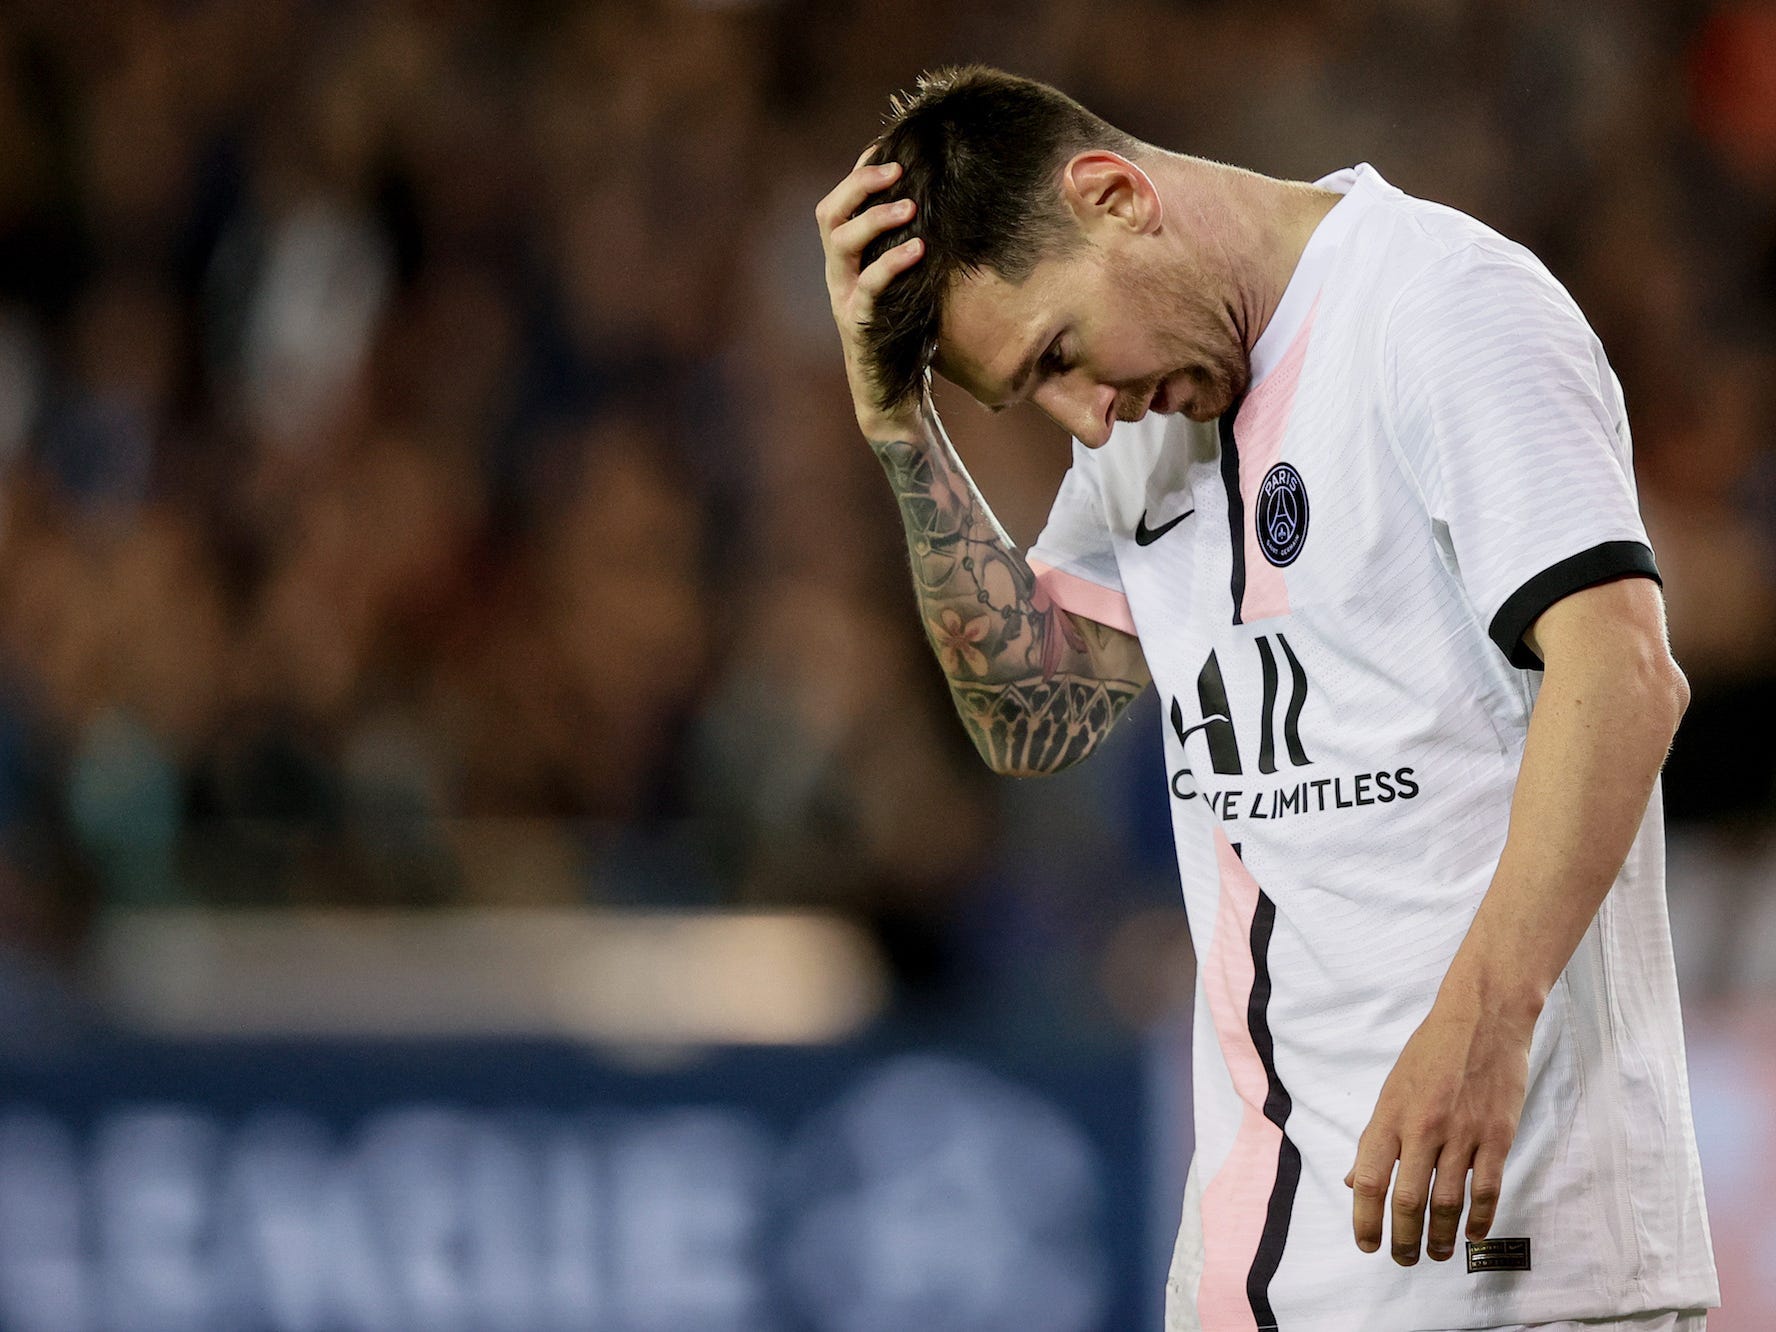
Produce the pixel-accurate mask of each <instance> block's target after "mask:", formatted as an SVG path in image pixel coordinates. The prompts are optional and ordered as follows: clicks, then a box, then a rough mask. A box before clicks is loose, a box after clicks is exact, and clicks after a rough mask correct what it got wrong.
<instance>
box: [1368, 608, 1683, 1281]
mask: <svg viewBox="0 0 1776 1332" xmlns="http://www.w3.org/2000/svg"><path fill="white" fill-rule="evenodd" d="M1524 642H1525V643H1526V644H1527V645H1528V646H1529V647H1530V649H1531V650H1533V651H1534V652H1535V653H1536V655H1537V656H1538V657H1540V658H1541V659H1542V661H1543V662H1544V663H1545V671H1546V674H1545V676H1544V679H1543V683H1542V689H1541V693H1540V694H1539V696H1538V697H1537V699H1536V704H1535V709H1534V712H1533V713H1532V714H1531V717H1530V723H1529V732H1528V736H1527V738H1526V740H1525V743H1524V750H1523V763H1522V767H1521V769H1520V771H1519V774H1518V778H1517V787H1516V790H1515V792H1514V794H1513V796H1512V799H1511V821H1510V831H1509V833H1508V835H1507V837H1506V840H1505V848H1504V852H1503V854H1502V855H1501V856H1500V857H1499V864H1498V869H1497V871H1496V872H1495V873H1494V874H1493V878H1492V883H1491V886H1490V887H1489V888H1488V889H1487V891H1486V895H1485V896H1484V897H1483V898H1482V899H1481V902H1480V906H1479V909H1478V910H1477V911H1476V912H1475V915H1474V920H1473V923H1472V925H1471V926H1470V927H1469V929H1468V933H1467V936H1466V937H1465V938H1464V939H1463V941H1462V944H1461V947H1460V948H1458V949H1457V950H1456V954H1455V958H1454V960H1453V961H1452V962H1451V963H1450V966H1449V970H1448V973H1447V974H1446V975H1445V977H1444V980H1443V984H1442V987H1441V989H1440V990H1439V991H1438V994H1437V999H1436V1002H1435V1003H1434V1004H1433V1005H1432V1008H1431V1012H1430V1015H1429V1016H1428V1017H1426V1019H1425V1021H1424V1022H1423V1024H1421V1025H1420V1027H1419V1028H1418V1030H1417V1031H1416V1032H1415V1033H1414V1034H1413V1036H1412V1039H1411V1040H1410V1041H1408V1042H1407V1044H1406V1048H1405V1050H1404V1051H1403V1052H1402V1053H1401V1055H1400V1059H1399V1061H1398V1062H1397V1063H1396V1064H1395V1066H1394V1071H1393V1072H1392V1073H1391V1074H1390V1075H1389V1077H1388V1080H1387V1082H1386V1084H1385V1085H1384V1086H1383V1088H1382V1092H1381V1097H1380V1100H1379V1101H1378V1103H1377V1105H1376V1109H1375V1114H1374V1116H1373V1117H1372V1118H1371V1120H1370V1122H1369V1127H1368V1128H1367V1129H1365V1130H1364V1132H1363V1136H1362V1139H1361V1141H1360V1143H1359V1145H1358V1151H1357V1160H1356V1164H1355V1166H1354V1167H1353V1168H1352V1170H1351V1174H1350V1175H1349V1176H1347V1178H1346V1181H1345V1182H1346V1183H1347V1184H1348V1185H1350V1186H1351V1188H1352V1191H1353V1194H1354V1197H1353V1226H1354V1229H1355V1232H1356V1239H1357V1246H1358V1247H1359V1248H1361V1249H1362V1250H1363V1251H1364V1252H1366V1253H1369V1252H1374V1251H1375V1250H1376V1249H1377V1248H1379V1247H1380V1244H1381V1223H1382V1212H1383V1204H1384V1202H1385V1201H1386V1197H1387V1191H1388V1183H1389V1178H1390V1176H1391V1175H1393V1167H1394V1162H1395V1161H1396V1160H1398V1162H1399V1175H1398V1178H1397V1179H1396V1180H1395V1182H1394V1194H1393V1205H1392V1208H1391V1212H1392V1223H1393V1225H1392V1234H1393V1245H1392V1249H1393V1257H1394V1261H1396V1262H1398V1263H1401V1264H1403V1265H1410V1264H1412V1263H1414V1262H1416V1261H1417V1260H1418V1254H1419V1241H1420V1238H1421V1235H1422V1234H1423V1228H1424V1215H1425V1205H1426V1202H1427V1200H1428V1201H1429V1203H1430V1216H1431V1221H1430V1236H1429V1244H1428V1246H1427V1247H1428V1251H1429V1252H1430V1255H1431V1257H1432V1258H1434V1259H1439V1260H1441V1259H1445V1258H1448V1257H1450V1256H1451V1254H1453V1253H1454V1249H1455V1232H1456V1228H1457V1226H1458V1225H1459V1223H1460V1220H1461V1214H1462V1202H1463V1192H1464V1184H1465V1183H1466V1176H1467V1173H1468V1171H1469V1169H1470V1168H1471V1169H1472V1171H1473V1187H1472V1194H1471V1198H1470V1205H1469V1209H1468V1225H1467V1236H1468V1238H1469V1239H1471V1240H1478V1239H1482V1238H1484V1237H1485V1235H1486V1233H1487V1230H1488V1229H1489V1228H1490V1226H1491V1225H1492V1218H1493V1214H1494V1211H1495V1210H1496V1208H1497V1205H1498V1193H1499V1186H1500V1181H1501V1179H1502V1176H1503V1169H1504V1159H1505V1154H1506V1152H1507V1151H1508V1149H1509V1148H1510V1145H1511V1141H1512V1140H1513V1138H1515V1136H1516V1132H1517V1121H1518V1118H1519V1116H1520V1115H1521V1114H1522V1111H1523V1100H1524V1096H1525V1094H1526V1091H1527V1079H1528V1063H1529V1043H1530V1037H1531V1035H1532V1033H1533V1032H1534V1029H1535V1022H1536V1018H1537V1017H1538V1016H1539V1015H1540V1013H1541V1010H1542V1006H1543V1004H1544V1003H1545V1002H1546V1001H1547V997H1548V993H1549V991H1550V990H1551V989H1552V988H1553V986H1554V982H1555V981H1556V980H1557V979H1558V978H1559V976H1560V973H1561V972H1562V971H1563V970H1564V969H1565V967H1566V964H1567V963H1568V962H1569V961H1570V960H1571V958H1572V955H1573V952H1574V951H1575V950H1576V949H1577V948H1578V946H1579V940H1580V939H1582V938H1583V937H1584V934H1585V931H1586V929H1587V928H1589V926H1590V924H1591V920H1592V918H1593V917H1594V916H1595V915H1596V914H1597V909H1598V907H1599V906H1600V905H1601V904H1602V902H1603V899H1604V896H1605V894H1607V893H1608V892H1609V889H1610V885H1611V884H1612V883H1614V882H1615V878H1616V875H1617V874H1619V873H1620V872H1621V869H1622V864H1623V862H1624V861H1625V860H1626V859H1627V856H1628V851H1629V848H1630V847H1631V846H1632V845H1633V843H1634V838H1635V835H1636V833H1637V832H1638V831H1639V829H1640V824H1641V820H1642V819H1643V818H1644V816H1645V814H1646V806H1647V801H1648V799H1649V798H1650V797H1651V795H1652V790H1653V783H1654V781H1655V780H1656V779H1657V777H1658V774H1659V769H1660V767H1661V766H1662V765H1663V763H1664V761H1665V755H1666V753H1667V751H1668V750H1669V749H1670V747H1671V739H1672V736H1673V735H1674V734H1675V733H1676V731H1677V723H1678V720H1679V718H1681V717H1682V716H1683V712H1684V708H1685V706H1686V705H1687V704H1688V702H1689V685H1688V683H1687V682H1686V681H1685V680H1684V677H1683V673H1682V672H1681V671H1680V670H1679V669H1678V667H1677V663H1676V662H1674V661H1673V660H1672V659H1671V653H1670V650H1669V648H1668V646H1667V643H1666V635H1665V608H1664V602H1663V600H1662V598H1661V595H1660V592H1659V589H1658V587H1657V586H1656V585H1655V584H1654V583H1653V582H1651V581H1650V580H1648V579H1645V578H1624V579H1619V580H1617V581H1616V582H1611V583H1603V584H1599V585H1597V586H1595V587H1590V588H1586V589H1584V590H1583V591H1580V592H1576V593H1574V594H1572V595H1571V596H1568V597H1566V598H1564V599H1562V600H1560V601H1558V602H1556V603H1555V604H1554V605H1553V606H1551V607H1549V608H1548V609H1547V610H1546V611H1545V612H1543V614H1542V615H1541V617H1540V618H1539V619H1537V620H1536V622H1535V623H1534V624H1533V625H1532V626H1531V628H1530V630H1529V632H1528V633H1527V634H1525V635H1524ZM1433 1171H1435V1177H1436V1187H1435V1190H1434V1191H1433V1190H1432V1186H1431V1180H1432V1173H1433Z"/></svg>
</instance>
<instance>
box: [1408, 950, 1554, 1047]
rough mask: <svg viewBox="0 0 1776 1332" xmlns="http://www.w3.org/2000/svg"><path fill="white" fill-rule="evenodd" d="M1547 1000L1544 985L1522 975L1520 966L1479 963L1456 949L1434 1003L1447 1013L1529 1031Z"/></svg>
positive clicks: (1533, 1026) (1533, 1027)
mask: <svg viewBox="0 0 1776 1332" xmlns="http://www.w3.org/2000/svg"><path fill="white" fill-rule="evenodd" d="M1547 1001H1548V992H1547V989H1546V988H1545V987H1543V986H1540V985H1537V984H1536V983H1534V982H1533V981H1532V980H1530V979H1529V978H1528V977H1526V976H1524V975H1523V974H1522V971H1521V969H1520V968H1518V967H1513V966H1510V965H1499V966H1491V967H1488V966H1482V965H1478V964H1476V963H1473V962H1471V961H1470V960H1469V959H1467V958H1464V957H1463V956H1462V955H1461V954H1459V953H1458V954H1457V955H1456V958H1455V961H1454V962H1453V963H1451V964H1450V967H1449V972H1448V974H1447V975H1445V976H1444V978H1443V984H1442V985H1441V986H1440V987H1439V988H1438V990H1437V999H1436V1004H1435V1006H1436V1007H1437V1008H1438V1009H1441V1010H1443V1011H1444V1012H1446V1013H1450V1014H1461V1015H1463V1016H1466V1017H1469V1018H1472V1019H1476V1020H1479V1019H1484V1020H1486V1021H1488V1022H1499V1021H1503V1022H1505V1023H1506V1024H1508V1025H1510V1026H1513V1027H1518V1028H1521V1029H1522V1030H1523V1031H1524V1032H1530V1031H1533V1030H1534V1029H1535V1024H1536V1020H1537V1019H1538V1018H1540V1017H1541V1015H1542V1008H1543V1007H1544V1006H1545V1005H1546V1003H1547Z"/></svg>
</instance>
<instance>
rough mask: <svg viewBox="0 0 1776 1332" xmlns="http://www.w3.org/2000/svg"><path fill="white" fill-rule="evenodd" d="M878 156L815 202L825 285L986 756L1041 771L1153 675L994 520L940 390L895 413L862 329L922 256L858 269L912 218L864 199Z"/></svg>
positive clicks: (1090, 744)
mask: <svg viewBox="0 0 1776 1332" xmlns="http://www.w3.org/2000/svg"><path fill="white" fill-rule="evenodd" d="M868 156H869V154H868V153H866V154H865V155H864V159H862V160H860V161H859V163H858V165H857V167H856V168H855V169H854V170H853V171H852V172H851V174H850V175H849V176H847V177H846V178H845V179H844V180H843V181H841V182H840V183H839V185H838V186H837V187H836V188H835V189H834V190H833V192H832V193H831V194H829V195H828V196H827V197H826V198H825V199H824V200H822V201H821V204H820V207H819V208H818V209H817V210H816V217H817V219H818V220H819V223H820V231H821V239H822V241H823V243H824V245H825V248H826V270H827V286H828V289H829V292H830V294H831V296H832V303H833V317H834V319H835V321H836V322H837V324H838V327H839V336H840V341H841V342H842V344H843V346H844V351H845V369H846V374H847V376H848V378H849V380H850V384H851V395H852V400H853V402H854V404H855V406H856V409H857V421H858V426H859V427H860V428H861V429H862V431H863V433H864V438H866V439H867V440H869V442H870V447H871V448H872V449H873V450H874V451H875V454H876V457H877V458H878V459H879V460H880V461H881V463H882V467H883V469H884V471H886V473H887V475H888V480H889V484H890V485H891V486H892V487H893V489H894V493H895V498H896V499H897V500H898V501H899V503H900V513H901V521H902V524H903V526H904V527H905V530H906V538H907V549H908V552H909V554H910V555H911V557H912V573H913V588H914V592H915V594H916V595H917V597H918V603H919V617H920V620H921V621H922V623H923V624H924V626H925V633H926V637H927V638H928V639H929V640H930V642H931V647H932V650H933V651H934V652H935V653H936V654H937V659H938V663H939V665H940V666H942V668H943V671H944V674H945V676H946V677H947V678H948V680H949V684H950V692H951V693H952V695H953V696H954V697H955V701H956V710H957V712H958V713H959V714H960V716H961V718H962V723H963V725H964V726H965V727H966V728H967V730H968V733H969V736H970V738H972V739H973V741H974V743H975V747H976V748H977V749H979V750H980V753H981V757H982V758H984V759H985V760H986V761H987V763H988V765H989V766H990V767H992V769H993V770H994V771H995V772H1000V773H1006V774H1010V775H1015V776H1036V775H1039V774H1043V773H1051V772H1058V771H1060V770H1061V769H1062V768H1066V767H1069V766H1071V765H1072V764H1074V763H1077V762H1078V761H1079V760H1080V759H1082V758H1084V757H1085V756H1086V755H1087V754H1089V753H1090V752H1091V751H1092V750H1093V749H1094V748H1096V746H1097V744H1098V742H1099V741H1100V740H1102V739H1103V738H1104V736H1105V735H1106V734H1108V733H1109V730H1110V728H1111V726H1113V725H1114V724H1115V722H1116V719H1117V718H1118V717H1120V716H1121V715H1122V713H1123V711H1124V710H1125V709H1126V708H1127V707H1128V705H1129V703H1130V702H1132V701H1133V700H1134V699H1135V697H1136V696H1137V695H1139V694H1140V692H1141V690H1142V689H1144V688H1145V687H1146V685H1147V682H1148V679H1149V678H1150V677H1149V675H1148V671H1147V663H1146V659H1145V658H1144V657H1143V656H1142V655H1141V647H1140V643H1139V641H1138V640H1137V639H1136V638H1135V637H1134V636H1133V635H1132V634H1126V633H1124V632H1122V631H1121V630H1119V629H1114V628H1111V627H1110V626H1108V625H1102V624H1098V623H1096V622H1094V621H1091V620H1087V619H1083V618H1081V617H1079V616H1075V615H1072V614H1071V613H1069V612H1067V611H1065V610H1063V609H1061V608H1060V607H1059V606H1056V605H1055V604H1054V603H1053V602H1052V601H1050V600H1049V599H1048V598H1047V597H1046V596H1045V595H1044V594H1043V592H1042V590H1041V589H1040V588H1039V587H1038V586H1037V583H1036V577H1035V574H1034V573H1033V572H1032V571H1031V569H1030V566H1029V563H1028V562H1027V561H1026V560H1025V559H1024V557H1023V555H1022V554H1021V553H1019V551H1018V550H1017V548H1016V547H1015V546H1014V545H1013V544H1012V542H1011V539H1010V537H1009V536H1007V535H1006V533H1005V531H1004V529H1003V528H1001V527H1000V526H999V523H998V522H997V520H995V519H994V517H993V513H992V510H990V509H989V508H988V507H987V503H986V501H985V500H984V499H982V498H981V495H980V492H979V491H978V490H976V489H975V487H974V483H973V482H972V481H971V480H970V479H969V476H968V472H967V469H966V468H964V467H963V465H962V460H961V459H960V458H959V457H958V456H957V455H956V451H955V449H954V447H953V446H952V445H951V444H950V441H949V439H948V438H947V437H946V436H945V434H944V431H943V426H942V425H941V423H940V422H939V421H938V418H937V413H936V411H935V410H934V409H933V407H932V405H931V401H930V395H929V394H925V395H922V397H921V400H920V402H919V403H918V404H917V406H916V407H910V408H905V409H900V410H895V411H885V410H883V408H882V407H881V406H880V404H878V403H877V401H876V397H875V392H874V387H873V384H872V382H871V379H870V375H869V373H868V368H867V367H866V366H865V365H864V364H863V358H862V354H861V351H860V341H861V340H860V336H859V335H860V332H861V330H862V328H863V326H864V325H865V324H866V323H867V322H868V319H869V315H870V309H871V306H872V305H873V302H874V300H875V298H876V296H878V295H879V294H880V293H881V291H882V289H883V288H884V287H886V286H887V284H888V283H889V282H891V281H892V280H893V279H894V278H895V277H896V276H898V275H899V274H900V273H902V272H904V271H906V269H908V268H910V267H912V265H913V264H915V263H917V262H918V261H919V258H920V255H921V253H922V249H921V243H920V242H919V241H918V240H917V239H915V240H912V241H909V242H907V243H905V244H903V245H899V246H896V247H895V248H894V249H891V250H889V251H887V252H886V253H885V254H883V255H882V256H880V257H879V258H877V259H876V260H875V262H874V263H872V264H871V265H870V266H869V267H868V268H867V269H861V270H860V256H861V255H862V253H863V250H864V248H865V247H866V246H867V245H868V244H869V243H870V242H871V241H872V240H874V239H875V238H876V237H877V236H880V235H881V234H883V233H884V232H885V231H888V230H890V229H892V228H894V227H897V226H902V225H904V224H905V223H906V222H907V221H908V219H909V218H910V217H911V211H912V210H911V205H910V203H906V202H902V203H899V204H895V203H883V204H877V205H876V206H874V207H872V208H869V209H866V210H864V211H863V212H862V213H858V212H857V210H858V208H859V207H860V206H861V205H862V204H863V203H864V202H865V201H866V200H867V199H868V197H869V196H870V195H871V194H872V193H875V192H877V191H880V190H882V189H884V188H886V187H887V186H888V185H889V184H891V183H892V181H893V180H894V178H895V175H896V172H897V168H896V167H895V166H893V164H889V165H888V166H886V167H882V166H865V165H863V161H864V160H867V158H868Z"/></svg>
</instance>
